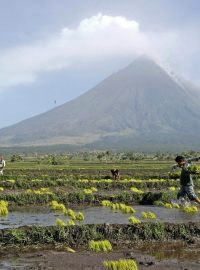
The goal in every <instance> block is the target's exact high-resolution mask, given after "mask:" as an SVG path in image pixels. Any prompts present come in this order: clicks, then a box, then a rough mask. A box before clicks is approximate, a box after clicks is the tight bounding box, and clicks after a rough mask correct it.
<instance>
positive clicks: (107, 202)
mask: <svg viewBox="0 0 200 270" xmlns="http://www.w3.org/2000/svg"><path fill="white" fill-rule="evenodd" d="M111 204H112V202H111V201H108V200H103V201H102V202H101V205H103V206H108V207H110V206H111Z"/></svg>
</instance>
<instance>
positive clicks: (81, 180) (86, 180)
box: [78, 179, 89, 183]
mask: <svg viewBox="0 0 200 270" xmlns="http://www.w3.org/2000/svg"><path fill="white" fill-rule="evenodd" d="M78 182H80V183H88V182H89V180H88V179H80V180H78Z"/></svg>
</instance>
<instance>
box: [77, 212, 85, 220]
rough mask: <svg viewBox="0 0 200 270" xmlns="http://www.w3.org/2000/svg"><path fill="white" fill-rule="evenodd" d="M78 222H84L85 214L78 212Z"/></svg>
mask: <svg viewBox="0 0 200 270" xmlns="http://www.w3.org/2000/svg"><path fill="white" fill-rule="evenodd" d="M76 220H79V221H83V220H84V215H83V213H81V212H78V213H77V214H76Z"/></svg>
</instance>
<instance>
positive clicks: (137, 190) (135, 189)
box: [131, 187, 144, 194]
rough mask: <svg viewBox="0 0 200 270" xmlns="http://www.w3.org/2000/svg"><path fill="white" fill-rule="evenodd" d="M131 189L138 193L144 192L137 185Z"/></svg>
mask: <svg viewBox="0 0 200 270" xmlns="http://www.w3.org/2000/svg"><path fill="white" fill-rule="evenodd" d="M131 191H133V192H136V193H138V194H143V193H144V191H143V190H141V189H138V188H136V187H132V188H131Z"/></svg>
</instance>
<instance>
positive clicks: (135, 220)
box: [128, 216, 141, 224]
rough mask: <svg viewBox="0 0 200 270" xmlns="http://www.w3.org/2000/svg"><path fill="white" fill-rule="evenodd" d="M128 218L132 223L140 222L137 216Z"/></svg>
mask: <svg viewBox="0 0 200 270" xmlns="http://www.w3.org/2000/svg"><path fill="white" fill-rule="evenodd" d="M128 220H129V222H131V223H132V224H139V223H141V221H140V220H139V219H138V218H136V217H134V216H131V217H130V218H129V219H128Z"/></svg>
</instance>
